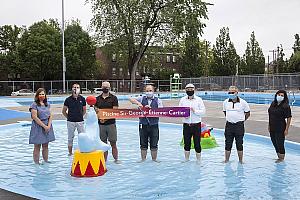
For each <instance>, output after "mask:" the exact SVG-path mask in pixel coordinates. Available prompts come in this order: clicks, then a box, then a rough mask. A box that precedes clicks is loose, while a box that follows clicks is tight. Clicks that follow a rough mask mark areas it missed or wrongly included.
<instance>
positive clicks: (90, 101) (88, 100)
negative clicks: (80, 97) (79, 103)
mask: <svg viewBox="0 0 300 200" xmlns="http://www.w3.org/2000/svg"><path fill="white" fill-rule="evenodd" d="M96 102H97V99H96V97H94V96H88V97H87V98H86V103H87V104H88V105H90V106H93V105H95V104H96Z"/></svg>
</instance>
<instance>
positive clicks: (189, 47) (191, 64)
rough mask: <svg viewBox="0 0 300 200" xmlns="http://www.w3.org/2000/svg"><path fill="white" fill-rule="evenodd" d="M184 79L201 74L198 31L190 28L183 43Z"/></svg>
mask: <svg viewBox="0 0 300 200" xmlns="http://www.w3.org/2000/svg"><path fill="white" fill-rule="evenodd" d="M182 71H183V76H184V77H199V76H201V74H202V70H201V64H200V41H199V37H198V31H197V30H196V29H194V28H193V27H190V28H189V30H188V34H187V36H186V38H185V42H184V54H183V61H182Z"/></svg>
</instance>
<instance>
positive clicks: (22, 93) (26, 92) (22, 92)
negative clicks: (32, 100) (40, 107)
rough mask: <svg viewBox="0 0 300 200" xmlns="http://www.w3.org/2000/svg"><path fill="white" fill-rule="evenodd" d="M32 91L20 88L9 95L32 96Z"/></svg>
mask: <svg viewBox="0 0 300 200" xmlns="http://www.w3.org/2000/svg"><path fill="white" fill-rule="evenodd" d="M33 95H34V92H32V91H31V90H29V89H21V90H18V91H16V92H12V93H11V96H33Z"/></svg>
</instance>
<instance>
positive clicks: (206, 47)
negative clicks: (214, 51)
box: [205, 40, 208, 76]
mask: <svg viewBox="0 0 300 200" xmlns="http://www.w3.org/2000/svg"><path fill="white" fill-rule="evenodd" d="M205 76H208V42H207V40H205Z"/></svg>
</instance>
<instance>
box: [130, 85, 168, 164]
mask: <svg viewBox="0 0 300 200" xmlns="http://www.w3.org/2000/svg"><path fill="white" fill-rule="evenodd" d="M144 91H145V96H140V97H138V98H137V99H135V98H130V99H129V101H130V102H131V103H133V104H137V105H138V106H139V107H145V108H160V107H163V105H162V101H161V100H160V99H159V98H157V97H155V96H154V87H153V86H152V85H146V86H145V88H144ZM158 121H159V118H158V117H149V118H148V117H141V118H140V127H139V129H140V148H141V157H142V160H141V162H143V161H145V160H146V156H147V149H148V142H149V143H150V150H151V157H152V160H153V161H154V162H158V161H157V149H158V140H159V127H158Z"/></svg>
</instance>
